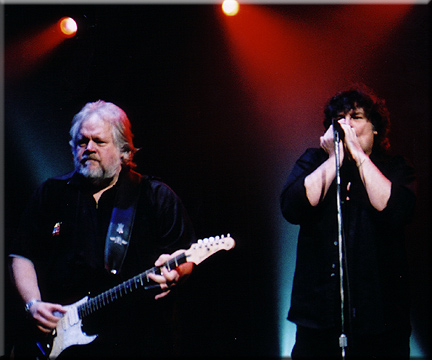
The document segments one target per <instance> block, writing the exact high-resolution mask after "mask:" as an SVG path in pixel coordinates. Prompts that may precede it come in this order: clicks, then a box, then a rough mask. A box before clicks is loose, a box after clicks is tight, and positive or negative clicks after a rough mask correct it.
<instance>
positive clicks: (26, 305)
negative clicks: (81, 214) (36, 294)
mask: <svg viewBox="0 0 432 360" xmlns="http://www.w3.org/2000/svg"><path fill="white" fill-rule="evenodd" d="M39 301H40V300H36V299H33V300H30V301H29V302H28V303H27V304H25V311H27V312H30V308H31V307H32V306H33V305H34V304H36V303H37V302H39Z"/></svg>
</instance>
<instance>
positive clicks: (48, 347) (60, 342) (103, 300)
mask: <svg viewBox="0 0 432 360" xmlns="http://www.w3.org/2000/svg"><path fill="white" fill-rule="evenodd" d="M234 246H235V241H234V239H233V238H232V237H231V236H230V235H229V234H228V235H227V236H224V235H222V236H216V237H210V238H205V239H200V240H198V241H197V242H196V243H194V244H192V246H191V247H190V248H189V249H188V250H186V251H185V252H184V253H182V254H180V255H178V256H176V257H174V258H172V259H171V260H169V261H167V262H166V263H165V264H164V265H162V266H161V267H153V268H151V269H148V270H146V271H144V272H143V273H141V274H139V275H136V276H134V277H133V278H131V279H129V280H126V281H124V282H123V283H121V284H119V285H117V286H115V287H113V288H111V289H109V290H107V291H105V292H103V293H101V294H99V295H97V296H95V297H92V298H89V297H88V296H86V297H84V298H82V299H81V300H79V301H77V302H75V303H73V304H71V305H67V306H65V308H66V309H67V312H66V313H64V314H61V313H57V314H56V315H58V316H59V317H61V319H60V320H59V321H58V323H57V326H56V328H55V329H54V330H53V332H52V333H51V335H50V336H49V340H48V341H44V343H42V342H38V343H37V344H36V345H37V347H38V349H39V351H40V353H41V355H42V357H43V358H45V359H55V358H57V356H59V355H60V354H61V353H62V352H63V351H64V350H65V349H67V348H68V347H70V346H73V345H85V344H89V343H91V342H92V341H93V340H95V339H96V337H97V336H98V335H97V334H96V335H91V336H89V335H87V334H86V333H84V332H83V331H82V320H83V319H84V318H85V317H86V316H88V315H90V314H92V313H94V312H96V311H98V310H100V309H102V308H103V307H105V306H106V305H108V304H110V303H112V302H114V301H116V300H119V299H121V298H122V297H123V296H126V295H127V294H129V293H131V292H133V291H134V290H137V289H139V288H144V289H151V288H154V287H158V286H159V285H158V284H157V285H154V283H151V280H150V279H149V277H148V275H149V274H150V273H153V274H160V269H161V268H162V267H164V266H165V267H166V268H167V269H168V271H171V270H173V269H175V268H176V267H177V266H179V265H180V264H183V263H185V262H193V263H194V264H196V265H198V264H199V263H201V262H202V261H203V260H205V259H207V258H208V257H209V256H211V255H213V254H214V253H216V252H217V251H219V250H230V249H232V248H233V247H234Z"/></svg>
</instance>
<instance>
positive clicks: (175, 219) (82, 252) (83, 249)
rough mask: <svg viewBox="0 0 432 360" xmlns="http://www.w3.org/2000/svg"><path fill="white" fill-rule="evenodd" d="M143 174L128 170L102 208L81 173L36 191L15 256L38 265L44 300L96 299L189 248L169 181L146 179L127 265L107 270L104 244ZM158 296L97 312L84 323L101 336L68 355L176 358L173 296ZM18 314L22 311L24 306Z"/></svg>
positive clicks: (138, 296)
mask: <svg viewBox="0 0 432 360" xmlns="http://www.w3.org/2000/svg"><path fill="white" fill-rule="evenodd" d="M137 176H139V175H138V174H137V173H135V172H132V171H129V170H128V169H123V170H122V172H121V173H120V177H119V180H118V181H117V183H116V184H115V185H114V187H112V188H111V189H108V190H106V191H105V192H104V193H103V194H102V196H101V198H100V199H99V202H98V203H97V204H96V202H95V200H94V198H93V191H92V188H91V185H90V184H89V183H88V182H87V181H86V179H85V178H84V177H82V176H81V175H80V174H78V173H76V172H74V173H71V174H67V175H65V176H61V177H57V178H52V179H49V180H47V181H46V182H45V183H44V184H42V186H41V187H40V188H39V189H38V190H37V191H36V192H35V194H34V196H33V198H32V200H31V201H30V204H29V206H28V208H27V210H26V212H25V215H24V217H23V221H22V224H21V225H22V226H21V228H20V229H19V233H18V236H17V239H16V242H15V243H14V244H13V246H12V251H11V252H12V254H13V255H19V256H22V257H25V258H28V259H30V260H31V261H32V262H33V263H34V265H35V268H36V271H37V274H38V278H39V287H40V290H41V293H42V300H43V301H46V302H53V303H60V304H63V305H68V304H71V303H73V302H76V301H78V300H80V299H81V298H83V297H84V296H86V295H87V294H88V292H90V297H92V296H95V295H98V294H100V293H101V292H103V291H105V290H107V289H110V288H112V287H113V286H115V285H117V284H119V283H122V282H123V281H125V280H127V279H130V278H132V277H134V276H135V275H138V274H140V273H142V272H144V271H145V270H147V269H149V268H152V267H153V266H154V262H155V260H156V259H157V258H158V257H159V255H161V254H164V253H165V254H171V253H172V252H174V251H175V250H177V249H182V248H184V249H187V248H189V246H190V243H192V242H194V241H195V235H194V230H193V228H192V225H191V222H190V220H189V218H188V216H187V214H186V211H185V208H184V207H183V205H182V202H181V200H180V199H179V198H178V197H177V195H176V194H175V193H174V192H173V191H172V190H171V189H170V188H169V187H168V186H167V185H166V184H164V183H163V182H161V181H159V180H156V179H152V178H146V177H144V178H143V179H142V180H141V182H140V186H141V190H140V193H139V200H138V205H137V210H136V217H135V222H134V226H133V231H132V235H131V239H130V245H129V248H128V250H127V254H126V258H125V260H124V263H123V267H122V268H121V270H120V272H119V273H118V274H116V275H112V274H110V273H109V272H108V271H106V270H105V268H104V247H105V238H106V234H107V230H108V225H109V223H110V219H111V213H112V210H113V207H114V205H115V203H116V202H117V201H118V199H119V198H121V196H122V194H124V192H125V191H128V189H129V188H130V187H131V186H136V183H135V181H136V180H137ZM154 295H155V294H154V293H149V292H148V291H147V292H146V291H144V290H143V289H139V290H136V291H134V292H133V293H132V294H127V295H125V296H124V297H123V298H122V299H120V300H118V302H115V303H113V304H110V305H109V306H107V307H106V308H104V309H102V310H100V311H99V312H96V313H95V315H94V317H90V318H89V319H88V321H87V323H86V322H85V321H84V325H85V327H84V330H85V331H86V332H87V334H92V333H97V334H99V337H98V338H97V339H96V340H95V341H94V342H93V343H91V344H90V345H85V346H78V347H76V348H70V349H67V350H66V351H65V352H64V353H63V354H67V353H69V354H70V355H71V356H73V357H74V358H81V357H83V356H84V357H85V356H87V357H92V356H98V357H99V356H101V357H103V358H106V357H111V356H112V357H115V358H118V357H131V358H133V357H135V356H155V355H164V354H165V355H171V354H172V353H171V352H170V351H172V350H173V342H171V340H172V338H170V335H172V334H171V331H170V328H172V326H173V318H172V316H173V315H172V305H173V304H172V298H173V296H171V294H170V295H169V296H167V297H165V298H163V299H161V300H157V301H156V300H154V298H153V297H154ZM19 309H20V310H23V307H22V306H21V304H20V306H19ZM33 327H34V325H33ZM23 330H24V329H23ZM61 356H62V355H61Z"/></svg>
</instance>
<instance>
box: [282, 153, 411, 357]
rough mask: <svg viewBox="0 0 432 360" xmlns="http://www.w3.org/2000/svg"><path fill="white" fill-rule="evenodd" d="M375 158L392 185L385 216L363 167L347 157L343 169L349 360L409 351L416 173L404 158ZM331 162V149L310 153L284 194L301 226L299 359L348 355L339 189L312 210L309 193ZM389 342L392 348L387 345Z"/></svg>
mask: <svg viewBox="0 0 432 360" xmlns="http://www.w3.org/2000/svg"><path fill="white" fill-rule="evenodd" d="M370 158H371V160H372V161H373V162H374V164H375V165H376V166H377V167H378V168H379V169H380V171H381V172H382V173H383V174H384V176H386V177H387V178H388V179H389V180H390V181H391V182H392V189H391V196H390V199H389V201H388V205H387V207H386V208H385V209H384V210H383V211H381V212H379V211H377V210H376V209H374V208H373V207H372V205H371V204H370V202H369V199H368V196H367V193H366V189H365V187H364V185H363V183H362V181H361V179H360V175H359V171H358V169H357V167H356V164H355V163H353V162H351V161H349V160H347V157H345V159H344V162H343V164H342V166H341V199H342V200H343V203H342V219H343V224H344V238H345V243H346V246H345V249H346V253H345V255H344V258H345V260H346V264H345V270H344V273H345V275H347V276H346V278H347V279H348V281H345V285H344V288H345V301H346V302H345V309H346V314H345V333H347V335H348V348H347V357H348V356H349V355H350V354H358V355H359V356H360V357H365V356H367V355H368V354H369V352H376V354H380V352H381V354H383V353H384V354H387V355H390V354H392V351H399V350H398V349H399V348H402V350H401V352H402V353H403V352H405V353H406V352H407V351H408V352H409V336H410V331H411V327H410V320H409V295H408V294H409V287H408V269H407V260H406V252H405V237H404V228H405V225H406V224H407V222H408V221H409V220H410V218H411V217H412V214H413V209H414V205H415V198H416V196H415V189H414V186H415V174H414V170H413V168H412V167H411V166H409V165H408V164H407V163H406V161H405V160H404V159H403V158H402V157H399V156H390V155H384V154H382V155H379V156H378V155H377V154H372V155H371V156H370ZM327 159H328V154H327V153H326V152H325V151H324V150H322V149H308V150H307V151H306V152H305V153H304V154H303V155H302V156H301V157H300V158H299V159H298V160H297V162H296V164H295V166H294V168H293V170H292V172H291V173H290V175H289V177H288V179H287V182H286V184H285V186H284V188H283V191H282V194H281V209H282V213H283V216H284V217H285V218H286V220H288V221H289V222H290V223H292V224H299V225H300V232H299V236H298V245H297V263H296V269H295V275H294V283H293V289H292V299H291V308H290V310H289V314H288V319H289V320H290V321H292V322H294V323H295V324H297V330H298V331H297V339H296V344H295V347H294V351H293V357H295V356H296V355H298V356H303V355H310V356H313V355H315V356H321V357H325V356H330V355H331V354H334V355H340V348H339V343H338V337H339V335H340V331H341V330H340V324H341V322H340V321H341V313H340V309H341V308H340V291H339V289H340V286H339V281H340V279H339V257H338V256H339V251H338V244H337V239H338V231H337V229H338V226H337V224H338V223H337V207H336V206H337V203H336V184H335V181H334V182H333V184H332V185H331V187H330V189H329V191H328V193H327V195H326V196H325V198H324V199H323V200H322V201H321V202H320V203H319V204H318V205H317V206H316V207H312V206H311V205H310V203H309V201H308V199H307V197H306V190H305V187H304V179H305V177H306V176H307V175H309V174H310V173H311V172H313V171H314V170H315V169H316V168H317V167H318V166H320V165H321V164H322V163H323V162H324V161H325V160H327ZM348 183H350V186H349V190H347V188H348ZM322 336H324V337H322ZM378 339H379V340H378ZM315 341H317V343H315ZM362 341H366V342H365V343H362ZM387 341H390V342H391V344H388V345H386V342H387ZM374 342H375V343H377V344H376V349H374V347H375V345H374ZM320 346H321V348H320ZM323 346H324V347H323ZM381 347H382V349H380V348H381ZM314 351H316V353H313V352H314ZM362 351H366V352H365V353H363V352H362Z"/></svg>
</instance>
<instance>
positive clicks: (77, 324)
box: [38, 296, 97, 359]
mask: <svg viewBox="0 0 432 360" xmlns="http://www.w3.org/2000/svg"><path fill="white" fill-rule="evenodd" d="M87 300H88V296H86V297H84V298H82V299H81V300H80V301H77V302H76V303H73V304H71V305H68V306H65V307H66V309H67V312H66V313H65V314H62V315H61V316H62V318H61V319H60V320H59V322H58V323H57V327H56V328H55V330H54V332H53V334H52V335H51V336H52V345H51V344H46V346H45V347H44V348H43V349H42V345H39V344H38V346H39V348H40V350H41V351H42V352H43V353H44V354H45V355H46V357H47V358H49V359H55V358H57V357H58V356H59V355H60V353H62V352H63V351H64V350H65V349H67V348H68V347H70V346H73V345H86V344H89V343H91V342H92V341H93V340H95V339H96V337H97V335H91V336H88V335H87V334H85V333H84V332H83V331H82V319H80V317H79V316H78V306H79V305H82V304H84V303H86V302H87Z"/></svg>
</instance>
